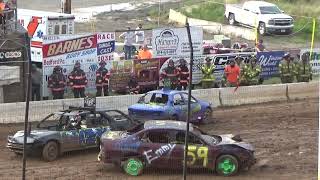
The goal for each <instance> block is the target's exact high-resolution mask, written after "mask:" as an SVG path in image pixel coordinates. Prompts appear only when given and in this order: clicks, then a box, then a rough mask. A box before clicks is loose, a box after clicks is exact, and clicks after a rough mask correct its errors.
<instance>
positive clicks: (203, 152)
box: [187, 145, 208, 167]
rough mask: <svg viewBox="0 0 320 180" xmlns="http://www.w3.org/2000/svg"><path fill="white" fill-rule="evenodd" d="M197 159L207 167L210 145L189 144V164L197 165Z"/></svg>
mask: <svg viewBox="0 0 320 180" xmlns="http://www.w3.org/2000/svg"><path fill="white" fill-rule="evenodd" d="M197 161H198V162H199V161H200V162H202V166H203V167H207V165H208V147H198V146H192V145H191V146H188V161H187V164H188V166H192V165H195V163H196V162H197Z"/></svg>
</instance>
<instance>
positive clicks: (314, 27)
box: [310, 18, 316, 61]
mask: <svg viewBox="0 0 320 180" xmlns="http://www.w3.org/2000/svg"><path fill="white" fill-rule="evenodd" d="M315 31H316V18H313V26H312V37H311V47H310V60H311V61H312V59H311V57H312V53H313V45H314V34H315Z"/></svg>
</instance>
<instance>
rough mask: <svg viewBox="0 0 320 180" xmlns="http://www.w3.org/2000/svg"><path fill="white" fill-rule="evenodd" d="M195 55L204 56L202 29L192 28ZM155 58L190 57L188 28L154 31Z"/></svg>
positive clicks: (153, 47) (153, 46)
mask: <svg viewBox="0 0 320 180" xmlns="http://www.w3.org/2000/svg"><path fill="white" fill-rule="evenodd" d="M190 31H191V38H192V44H193V50H194V55H202V53H203V48H202V39H203V29H202V27H190ZM152 52H153V57H173V56H189V55H190V47H189V40H188V34H187V29H186V28H166V29H154V30H153V31H152Z"/></svg>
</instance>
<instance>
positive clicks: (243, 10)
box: [225, 1, 293, 35]
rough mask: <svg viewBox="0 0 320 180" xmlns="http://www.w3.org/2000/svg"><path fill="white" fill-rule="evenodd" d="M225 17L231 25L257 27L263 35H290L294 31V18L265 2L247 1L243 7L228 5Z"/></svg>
mask: <svg viewBox="0 0 320 180" xmlns="http://www.w3.org/2000/svg"><path fill="white" fill-rule="evenodd" d="M225 17H226V18H227V19H228V22H229V24H231V25H235V24H237V23H239V24H242V25H244V26H250V27H254V28H256V27H257V28H258V32H259V33H260V34H261V35H265V34H271V33H281V34H290V33H291V32H292V29H293V18H292V17H291V16H289V15H287V14H284V13H283V11H282V10H280V9H279V8H278V7H277V6H276V5H275V4H272V3H268V2H265V1H247V2H245V3H244V4H243V5H242V6H241V5H236V4H226V8H225Z"/></svg>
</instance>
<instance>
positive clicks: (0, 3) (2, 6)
mask: <svg viewBox="0 0 320 180" xmlns="http://www.w3.org/2000/svg"><path fill="white" fill-rule="evenodd" d="M7 9H9V6H8V4H7V3H5V2H4V1H3V0H0V18H1V22H0V24H5V23H6V22H5V14H4V13H3V11H4V10H7Z"/></svg>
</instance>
